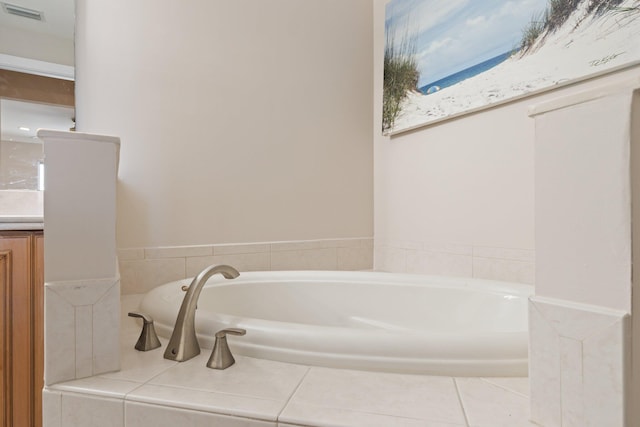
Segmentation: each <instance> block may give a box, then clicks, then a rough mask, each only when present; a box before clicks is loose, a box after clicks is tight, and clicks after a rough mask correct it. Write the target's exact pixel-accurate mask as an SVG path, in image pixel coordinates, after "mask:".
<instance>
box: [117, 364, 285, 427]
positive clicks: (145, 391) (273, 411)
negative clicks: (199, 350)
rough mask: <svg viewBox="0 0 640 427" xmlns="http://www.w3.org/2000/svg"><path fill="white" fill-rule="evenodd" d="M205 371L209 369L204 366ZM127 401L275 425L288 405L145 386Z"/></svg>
mask: <svg viewBox="0 0 640 427" xmlns="http://www.w3.org/2000/svg"><path fill="white" fill-rule="evenodd" d="M202 369H207V368H206V367H204V366H202ZM127 400H128V401H131V402H138V403H147V404H153V405H161V406H173V407H180V408H182V409H190V410H196V411H202V412H214V413H216V414H223V415H231V416H234V417H246V418H253V419H260V420H264V421H273V422H275V421H276V420H277V418H278V414H279V413H280V411H282V408H283V407H284V405H285V403H286V400H284V399H282V400H273V399H262V398H255V397H250V396H241V395H235V394H228V393H218V392H212V391H203V390H193V389H185V388H182V387H169V386H160V385H144V386H142V387H140V388H138V389H137V390H135V391H133V392H132V393H130V394H129V395H128V396H127Z"/></svg>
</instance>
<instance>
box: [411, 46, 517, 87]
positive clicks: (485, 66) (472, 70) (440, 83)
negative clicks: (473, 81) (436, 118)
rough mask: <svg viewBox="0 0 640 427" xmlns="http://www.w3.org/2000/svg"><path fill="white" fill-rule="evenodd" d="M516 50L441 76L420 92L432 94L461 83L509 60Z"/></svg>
mask: <svg viewBox="0 0 640 427" xmlns="http://www.w3.org/2000/svg"><path fill="white" fill-rule="evenodd" d="M513 53H514V51H512V50H510V51H509V52H505V53H503V54H500V55H498V56H496V57H493V58H491V59H487V60H486V61H483V62H481V63H479V64H476V65H474V66H472V67H469V68H465V69H464V70H462V71H458V72H457V73H453V74H451V75H449V76H447V77H444V78H441V79H440V80H436V81H435V82H431V83H429V84H426V85H424V86H422V87H420V88H419V90H420V92H422V93H423V94H424V95H430V94H432V93H435V92H437V91H439V90H442V89H444V88H447V87H449V86H453V85H454V84H456V83H460V82H461V81H463V80H466V79H468V78H471V77H473V76H477V75H478V74H480V73H483V72H485V71H487V70H490V69H491V68H493V67H495V66H496V65H499V64H501V63H502V62H504V61H505V60H507V59H508V58H509V57H510V56H511V55H512V54H513Z"/></svg>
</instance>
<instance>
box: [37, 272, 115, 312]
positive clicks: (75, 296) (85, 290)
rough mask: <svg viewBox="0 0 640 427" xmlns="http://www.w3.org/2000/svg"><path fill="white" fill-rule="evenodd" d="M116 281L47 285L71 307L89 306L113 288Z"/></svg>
mask: <svg viewBox="0 0 640 427" xmlns="http://www.w3.org/2000/svg"><path fill="white" fill-rule="evenodd" d="M116 282H117V279H116V278H115V277H114V278H111V279H93V280H72V281H64V282H63V281H61V282H50V283H48V286H49V289H52V290H54V291H55V292H56V293H57V294H58V295H60V296H61V297H62V298H64V299H65V300H66V301H68V302H69V304H71V305H73V306H80V305H91V304H94V303H96V302H97V301H98V300H99V299H100V298H102V296H103V295H104V294H105V293H107V292H108V291H109V289H111V287H113V285H114V284H115V283H116Z"/></svg>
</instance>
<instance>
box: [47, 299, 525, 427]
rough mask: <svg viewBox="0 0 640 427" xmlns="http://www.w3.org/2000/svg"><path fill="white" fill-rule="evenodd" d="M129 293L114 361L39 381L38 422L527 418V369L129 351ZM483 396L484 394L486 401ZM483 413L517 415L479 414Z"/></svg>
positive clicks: (250, 424)
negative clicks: (89, 372) (410, 368)
mask: <svg viewBox="0 0 640 427" xmlns="http://www.w3.org/2000/svg"><path fill="white" fill-rule="evenodd" d="M139 301H140V298H139V296H133V295H132V296H126V295H125V296H123V297H122V310H121V312H122V314H121V319H122V323H121V326H122V327H121V333H120V351H121V360H122V369H121V370H120V371H118V372H112V373H103V374H99V375H96V376H93V377H90V378H83V379H76V380H72V381H68V382H63V383H59V384H55V385H50V386H48V387H47V388H45V391H44V394H43V396H44V411H45V420H46V422H45V425H44V427H61V426H65V427H80V426H82V427H84V426H87V425H91V426H98V427H101V426H103V425H104V426H107V425H108V426H110V427H111V426H113V427H148V426H149V427H150V426H154V427H155V426H163V425H190V426H191V425H193V426H202V427H204V426H209V425H219V426H224V427H269V426H273V427H314V426H315V427H357V426H363V425H366V426H368V427H488V426H491V427H497V426H501V425H507V426H509V427H512V426H520V425H522V426H529V425H531V424H528V421H527V420H526V416H527V414H528V402H527V397H526V394H525V391H526V390H528V380H527V378H452V377H437V376H426V375H407V374H391V373H381V372H367V371H353V370H343V369H331V368H321V367H309V366H302V365H295V364H289V363H282V362H274V361H268V360H261V359H254V358H250V357H245V356H239V355H238V356H236V364H235V365H234V366H232V367H230V368H229V369H227V370H224V371H215V370H211V369H207V368H206V367H205V366H204V365H205V363H206V358H207V357H208V351H204V352H203V354H201V355H200V356H198V357H196V358H194V359H192V360H190V361H187V362H184V363H178V362H174V361H168V360H165V359H164V358H163V357H162V349H163V347H164V345H166V340H165V339H163V338H161V341H162V343H163V347H161V348H159V349H156V350H152V351H149V352H139V351H136V350H134V349H133V345H134V343H135V341H136V339H137V335H138V334H139V327H140V325H138V321H137V319H133V318H130V317H125V315H124V313H125V312H128V311H131V310H135V309H136V308H137V304H138V303H139ZM483 399H485V400H486V399H489V400H490V401H491V402H489V406H487V407H486V408H483V407H482V402H483ZM491 405H495V407H493V406H491ZM492 414H494V415H496V417H498V418H496V419H508V417H510V416H511V417H512V418H511V419H512V420H514V422H515V421H518V422H520V421H521V420H522V423H520V424H518V423H514V424H486V423H485V420H487V419H489V417H490V416H491V415H492ZM523 417H525V418H523ZM467 420H469V423H467Z"/></svg>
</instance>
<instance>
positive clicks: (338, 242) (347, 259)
mask: <svg viewBox="0 0 640 427" xmlns="http://www.w3.org/2000/svg"><path fill="white" fill-rule="evenodd" d="M118 259H119V263H120V275H121V287H122V293H123V294H139V293H146V292H148V291H149V290H151V289H153V288H154V287H156V286H159V285H162V284H164V283H168V282H172V281H174V280H179V279H185V278H188V277H193V276H195V275H196V274H198V273H199V272H200V271H201V270H202V269H203V268H205V267H207V266H209V265H212V264H230V265H233V266H234V267H236V268H237V269H238V270H239V271H270V270H343V271H347V270H370V269H372V268H373V239H372V238H349V239H326V240H306V241H291V242H263V243H242V244H221V245H200V246H175V247H157V248H123V249H119V250H118Z"/></svg>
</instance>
